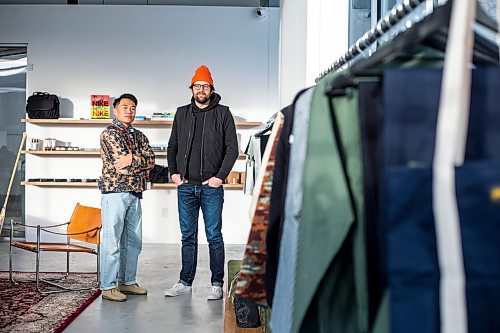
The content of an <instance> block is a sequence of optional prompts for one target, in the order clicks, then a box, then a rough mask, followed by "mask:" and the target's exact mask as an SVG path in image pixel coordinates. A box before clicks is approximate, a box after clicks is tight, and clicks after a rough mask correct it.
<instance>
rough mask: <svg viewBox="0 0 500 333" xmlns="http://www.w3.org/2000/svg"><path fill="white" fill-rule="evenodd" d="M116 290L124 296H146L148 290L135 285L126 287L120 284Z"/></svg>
mask: <svg viewBox="0 0 500 333" xmlns="http://www.w3.org/2000/svg"><path fill="white" fill-rule="evenodd" d="M118 289H120V291H121V292H122V293H124V294H130V295H147V294H148V290H147V289H146V288H143V287H140V286H139V285H138V284H137V283H134V284H130V285H126V284H120V285H119V286H118Z"/></svg>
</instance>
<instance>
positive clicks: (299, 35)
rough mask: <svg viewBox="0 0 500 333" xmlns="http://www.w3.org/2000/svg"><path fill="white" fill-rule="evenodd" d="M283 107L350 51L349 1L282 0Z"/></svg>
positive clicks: (281, 59) (281, 87)
mask: <svg viewBox="0 0 500 333" xmlns="http://www.w3.org/2000/svg"><path fill="white" fill-rule="evenodd" d="M280 19H281V21H280V107H285V106H287V105H289V104H290V103H292V102H293V98H294V97H295V95H296V94H297V92H298V91H299V90H301V89H303V88H305V87H308V86H311V85H313V84H314V79H315V78H316V77H317V76H318V75H319V74H320V73H321V72H322V71H324V70H325V69H326V68H328V67H329V66H330V65H331V64H332V63H333V62H334V61H335V60H336V59H337V58H338V57H340V56H341V55H342V54H343V53H345V52H346V51H347V48H348V29H349V24H348V22H349V2H348V1H339V2H337V1H330V0H307V1H303V0H281V3H280Z"/></svg>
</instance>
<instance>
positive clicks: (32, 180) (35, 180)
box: [28, 178, 42, 183]
mask: <svg viewBox="0 0 500 333" xmlns="http://www.w3.org/2000/svg"><path fill="white" fill-rule="evenodd" d="M41 181H42V178H29V179H28V182H33V183H35V182H41Z"/></svg>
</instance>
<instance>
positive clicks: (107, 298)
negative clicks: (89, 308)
mask: <svg viewBox="0 0 500 333" xmlns="http://www.w3.org/2000/svg"><path fill="white" fill-rule="evenodd" d="M102 299H105V300H108V301H111V302H125V301H126V300H127V299H126V298H125V299H116V298H111V297H107V296H104V295H103V296H102Z"/></svg>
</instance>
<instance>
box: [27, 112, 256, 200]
mask: <svg viewBox="0 0 500 333" xmlns="http://www.w3.org/2000/svg"><path fill="white" fill-rule="evenodd" d="M21 122H23V123H30V124H35V125H41V126H44V125H46V126H52V125H57V126H58V128H59V129H60V128H61V127H59V126H61V125H62V127H64V126H70V125H76V126H79V125H85V126H82V128H84V127H88V126H89V125H94V126H104V125H106V124H109V123H110V122H111V120H110V119H75V118H59V119H21ZM172 124H173V121H164V120H136V121H134V125H141V126H149V127H155V128H156V130H160V129H161V127H163V126H165V127H167V126H172ZM260 125H262V123H261V122H239V121H237V122H236V126H237V127H240V128H241V127H244V128H251V127H255V126H260ZM95 129H96V127H94V130H95ZM52 140H53V141H55V143H54V145H52V146H50V149H60V150H41V148H40V147H39V146H38V147H36V148H31V149H36V150H31V149H25V150H23V151H22V153H23V154H25V155H34V156H39V157H68V158H71V157H73V158H87V157H88V158H98V157H100V151H99V150H98V148H92V147H91V148H79V147H69V148H71V149H75V150H65V149H69V148H68V147H58V146H57V144H56V142H57V140H56V139H52ZM44 149H46V148H45V144H44ZM80 149H81V150H80ZM85 149H88V150H85ZM163 149H165V147H164V148H163ZM163 149H161V150H158V151H154V153H155V156H156V157H163V158H164V157H166V156H167V152H166V151H165V150H163ZM238 158H240V159H244V158H246V155H245V154H244V153H242V152H240V153H239V156H238ZM237 173H238V177H237V178H238V179H239V177H240V176H239V172H237ZM227 182H228V184H224V188H226V189H233V190H241V189H243V187H244V185H243V184H239V182H240V181H239V180H238V181H237V182H238V184H236V183H234V182H233V181H231V182H230V181H227ZM229 182H230V183H231V184H229ZM21 185H22V186H37V187H47V188H97V182H96V180H95V179H90V180H88V181H86V180H83V179H77V178H75V179H52V178H33V179H29V180H27V181H23V182H21ZM152 188H153V189H162V188H163V189H176V188H177V186H176V185H175V184H173V183H165V184H159V183H156V184H153V186H152Z"/></svg>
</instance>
